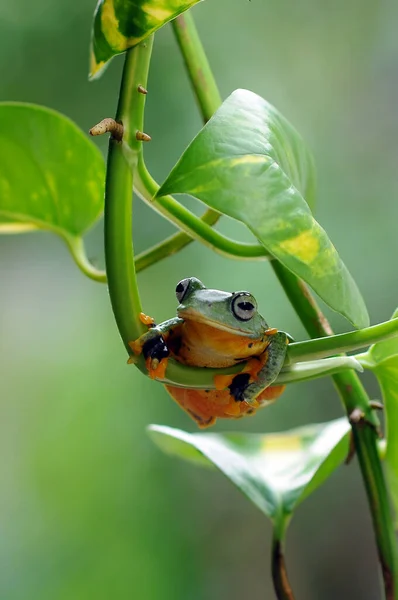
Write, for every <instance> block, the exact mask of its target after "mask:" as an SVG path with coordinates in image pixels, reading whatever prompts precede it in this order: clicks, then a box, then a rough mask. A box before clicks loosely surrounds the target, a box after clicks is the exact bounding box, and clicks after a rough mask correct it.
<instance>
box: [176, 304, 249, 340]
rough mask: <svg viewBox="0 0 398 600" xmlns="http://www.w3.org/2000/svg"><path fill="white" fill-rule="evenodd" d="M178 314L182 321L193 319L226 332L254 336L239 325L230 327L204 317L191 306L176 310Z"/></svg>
mask: <svg viewBox="0 0 398 600" xmlns="http://www.w3.org/2000/svg"><path fill="white" fill-rule="evenodd" d="M177 314H178V316H179V317H180V318H181V319H184V321H194V322H195V323H203V325H208V326H209V327H214V329H219V330H220V331H226V332H227V333H231V334H233V335H241V336H245V337H255V336H253V333H252V332H251V331H247V330H246V329H241V328H239V327H231V326H230V325H225V324H224V323H220V322H219V321H213V320H212V319H209V317H206V316H205V315H203V314H202V313H200V312H198V311H196V310H194V309H193V308H185V309H183V310H179V311H178V313H177Z"/></svg>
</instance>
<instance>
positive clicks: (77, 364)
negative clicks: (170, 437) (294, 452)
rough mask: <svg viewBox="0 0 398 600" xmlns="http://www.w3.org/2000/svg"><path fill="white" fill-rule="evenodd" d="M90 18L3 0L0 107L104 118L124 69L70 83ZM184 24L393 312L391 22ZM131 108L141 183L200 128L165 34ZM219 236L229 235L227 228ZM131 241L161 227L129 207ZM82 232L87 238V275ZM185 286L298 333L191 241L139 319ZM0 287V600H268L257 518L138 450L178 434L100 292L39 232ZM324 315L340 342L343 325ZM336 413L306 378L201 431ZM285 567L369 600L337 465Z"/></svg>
mask: <svg viewBox="0 0 398 600" xmlns="http://www.w3.org/2000/svg"><path fill="white" fill-rule="evenodd" d="M93 9H94V0H80V1H79V2H76V3H74V2H59V1H58V2H57V1H56V0H36V2H34V3H32V2H30V1H29V0H14V1H13V2H7V1H6V0H0V31H1V35H0V50H1V51H0V73H1V79H0V81H1V83H0V99H1V100H11V99H12V100H22V101H28V102H36V103H40V104H44V105H46V106H50V107H52V108H55V109H58V110H59V111H61V112H63V113H65V114H67V115H68V116H69V117H71V118H72V119H74V120H75V121H77V123H78V124H79V125H80V126H81V127H82V128H83V129H84V130H86V131H87V130H88V129H89V128H90V127H91V126H92V125H93V124H94V123H96V122H98V121H99V120H100V119H102V118H104V117H106V116H112V115H113V114H114V111H115V106H116V101H117V92H118V84H119V80H120V73H121V66H122V61H123V59H122V58H121V57H117V58H116V59H115V60H114V61H113V62H112V64H111V66H110V67H109V69H108V71H107V72H106V74H105V75H104V76H103V78H102V79H100V80H99V81H98V82H95V83H90V84H89V83H88V81H87V69H88V43H89V34H90V25H91V17H92V12H93ZM194 16H195V17H196V20H197V24H198V27H199V30H200V33H201V35H202V39H203V42H204V45H205V47H206V49H207V52H208V55H209V58H210V60H211V63H212V65H213V67H214V71H215V74H216V76H217V78H218V81H219V85H220V88H221V92H222V95H223V96H224V97H226V96H227V95H228V94H229V93H230V92H231V91H232V90H233V89H235V88H237V87H246V88H249V89H251V90H253V91H255V92H257V93H259V94H261V95H263V96H264V97H265V98H266V99H267V100H269V101H270V102H272V103H273V104H274V105H276V106H277V107H278V108H279V109H280V110H281V111H282V113H283V114H285V116H286V117H287V118H288V119H289V120H290V121H291V122H292V123H293V124H294V125H295V126H296V127H297V128H298V130H299V131H300V132H301V133H302V135H303V137H304V139H306V140H307V141H308V143H309V145H310V147H311V148H312V150H313V152H314V155H315V159H316V164H317V169H318V189H319V194H318V196H319V204H318V212H317V216H318V219H319V220H320V222H321V223H322V225H323V226H324V227H325V228H326V229H327V231H328V233H329V234H330V236H331V238H332V240H333V241H334V242H335V244H336V245H337V248H338V249H339V251H340V253H341V255H342V257H343V259H344V260H345V262H346V264H347V266H348V267H349V269H350V270H351V272H352V274H353V275H354V277H355V278H356V280H357V282H358V284H359V286H360V288H361V290H362V292H363V294H364V296H365V298H366V301H367V304H368V307H369V310H370V314H371V320H372V322H373V323H375V322H377V321H380V320H385V319H387V318H388V317H389V316H390V314H391V313H392V312H393V310H394V309H395V307H396V306H397V304H398V280H397V271H396V260H395V259H396V256H397V238H396V224H397V221H398V203H397V195H398V179H397V166H396V165H397V156H398V117H397V108H396V107H397V106H398V37H397V35H396V24H397V18H398V5H397V4H396V3H394V2H389V1H388V0H387V1H386V2H379V3H377V2H376V3H375V2H370V0H350V1H349V2H347V1H343V0H336V1H335V2H333V3H326V2H324V3H320V2H317V1H316V0H303V1H301V2H300V3H297V2H295V1H294V0H281V1H279V2H277V3H276V2H268V1H267V0H252V1H251V2H248V1H247V0H228V2H226V0H208V1H207V2H204V3H202V4H200V5H198V6H197V7H195V9H194ZM149 90H150V91H149V94H148V102H147V114H146V131H147V132H148V133H150V134H151V135H152V138H153V141H152V143H151V144H150V145H148V146H146V147H145V150H146V157H147V161H148V164H149V166H150V168H151V170H152V171H153V173H154V175H155V176H156V177H157V178H158V179H159V180H160V179H162V178H163V177H164V176H165V175H166V173H167V172H168V170H169V169H170V168H171V167H172V166H173V164H174V162H175V160H176V159H177V158H178V156H179V154H180V153H181V151H182V150H183V148H184V147H185V145H186V144H187V143H188V142H189V141H190V139H191V138H192V136H193V135H194V134H195V133H196V132H197V131H198V129H199V127H200V119H199V116H198V112H197V109H196V106H195V102H194V100H193V96H192V93H191V90H190V88H189V85H188V83H187V80H186V77H185V73H184V70H183V67H182V61H181V58H180V56H179V54H178V51H177V48H176V44H175V42H174V40H173V37H172V35H171V31H170V28H169V27H165V28H164V29H163V30H162V31H161V32H160V33H159V34H158V35H157V36H156V41H155V50H154V57H153V65H152V70H151V75H150V82H149ZM99 144H100V146H101V148H102V149H103V150H104V151H105V149H106V140H103V139H101V140H99ZM21 177H23V173H21ZM221 227H222V230H223V231H225V232H227V233H229V234H230V235H232V234H237V233H239V235H240V234H241V230H240V229H239V228H237V227H236V225H234V224H233V223H232V222H228V221H227V220H224V222H223V224H222V225H221ZM134 228H135V239H136V249H137V251H140V250H142V249H144V248H146V247H148V246H150V245H151V244H152V243H154V242H156V241H158V240H160V239H162V238H163V237H164V236H165V235H167V234H169V233H171V232H172V231H173V228H172V226H171V225H170V224H169V223H167V222H166V221H164V220H163V219H162V218H161V217H158V216H157V215H156V214H155V213H154V212H152V211H150V209H148V208H147V207H145V206H143V205H142V204H141V203H138V202H137V203H136V211H135V224H134ZM101 229H102V228H101V227H98V228H97V229H96V231H94V232H92V233H91V234H90V236H89V240H88V245H89V255H90V258H91V260H92V261H93V262H94V263H95V264H98V265H102V264H103V249H102V231H101ZM190 275H195V276H197V277H199V278H201V279H202V280H203V281H204V282H205V283H206V284H207V285H208V286H212V287H219V288H223V289H227V290H228V289H235V288H237V287H239V288H242V289H245V288H247V289H249V290H250V291H252V292H253V293H254V294H255V295H256V297H257V299H258V301H259V305H260V307H261V310H262V312H263V314H264V315H265V316H266V318H267V320H268V321H269V323H270V324H272V326H276V327H280V328H282V329H285V330H287V331H289V332H290V333H291V334H292V335H293V336H294V337H296V338H298V339H302V338H303V337H305V334H304V331H303V329H302V327H301V326H300V324H299V323H298V320H297V318H296V317H295V314H294V312H293V310H292V308H291V307H290V306H289V304H288V302H287V300H286V299H285V298H284V296H283V293H282V292H281V290H280V289H279V286H278V283H277V282H276V280H275V277H274V276H273V273H272V271H271V269H270V268H269V265H267V264H266V263H257V264H256V263H248V262H232V261H228V260H227V259H225V258H222V257H220V256H218V255H214V254H212V253H211V252H210V251H209V250H207V249H205V248H203V247H201V246H200V245H199V244H197V243H195V244H192V245H191V246H190V247H189V248H188V249H186V250H185V251H184V252H182V253H181V254H179V255H177V256H174V257H172V258H169V259H167V260H165V261H163V262H161V263H159V264H158V265H156V266H154V267H152V268H150V269H148V270H147V271H145V272H144V273H142V274H140V276H139V284H140V290H141V293H142V297H143V302H144V307H145V311H146V312H147V313H149V314H151V315H153V316H155V317H156V319H157V320H159V321H160V320H164V319H166V318H169V317H171V316H172V315H174V313H175V306H176V301H175V297H174V287H175V284H176V282H177V281H178V280H180V279H181V278H183V277H186V276H190ZM0 282H1V283H0V290H1V293H0V406H1V420H0V448H1V451H0V452H1V454H0V455H1V482H2V485H1V491H0V531H1V535H0V598H2V599H3V598H4V600H22V599H23V600H26V599H27V598H29V600H70V599H71V598H73V599H74V600H80V599H81V600H87V599H91V598H95V599H96V600H103V599H104V600H105V599H109V598H115V599H118V600H119V599H123V600H124V599H125V598H140V600H155V599H156V600H158V599H160V598H161V599H162V600H169V599H170V600H171V599H173V600H183V599H184V600H185V599H189V600H199V599H201V600H202V599H204V598H205V599H206V600H213V599H214V600H215V599H219V598H229V599H230V600H237V599H239V598H242V597H247V596H249V595H250V598H251V599H252V600H260V599H264V598H267V599H272V598H274V593H273V590H272V585H271V581H270V569H269V557H270V525H269V524H268V523H267V522H266V521H265V520H264V518H263V516H262V515H261V513H260V512H259V511H257V510H256V509H255V508H253V507H252V506H251V505H250V504H249V503H248V502H247V501H246V500H245V499H244V498H243V497H242V496H241V495H240V494H239V492H238V491H236V490H235V489H234V488H233V487H232V486H231V484H230V483H229V482H227V481H226V480H224V479H223V478H222V476H221V475H219V474H217V473H208V472H206V471H203V472H202V471H200V470H195V469H194V468H193V467H190V466H189V465H187V464H184V463H180V462H178V461H176V460H173V459H171V458H168V457H165V456H163V455H162V454H161V453H160V452H159V451H158V449H157V448H155V447H154V446H153V445H152V443H151V441H150V440H149V438H148V437H147V435H146V433H145V427H146V426H147V425H148V424H149V423H153V422H155V423H163V424H169V425H173V426H176V427H182V428H186V429H188V430H190V431H194V430H195V425H194V424H193V423H192V422H191V421H190V419H189V418H188V417H187V416H186V415H185V414H184V413H183V412H182V411H181V410H180V409H179V408H178V407H177V405H174V403H173V402H172V400H171V399H170V398H169V397H168V395H167V394H166V392H165V391H164V390H163V388H162V387H161V386H159V385H157V384H155V383H154V382H151V381H149V380H148V379H146V378H145V377H143V376H142V375H141V374H140V373H139V372H138V371H136V370H135V369H134V368H133V367H127V366H126V356H125V352H124V349H123V346H122V344H121V343H120V340H119V337H118V333H117V330H116V327H115V324H114V321H113V315H112V312H111V309H110V304H109V299H108V294H107V290H106V287H105V286H103V285H101V284H97V283H93V282H91V281H89V280H87V279H85V278H84V276H83V275H82V274H81V273H80V272H79V271H78V270H77V268H76V267H75V266H74V264H73V263H72V260H71V258H70V257H69V255H68V252H67V250H66V248H65V247H64V245H63V244H62V242H61V241H60V240H58V239H57V238H56V237H54V236H52V235H50V234H45V233H35V234H28V235H24V236H18V237H12V236H4V237H2V238H0ZM330 316H331V320H332V322H333V324H334V326H335V327H336V329H337V330H339V331H343V330H344V329H348V328H349V325H348V324H347V323H345V322H343V321H342V320H341V319H339V318H338V317H336V316H335V315H330ZM368 383H369V388H370V390H371V392H372V395H373V396H374V397H377V395H378V393H379V392H378V390H377V387H376V385H375V383H374V381H373V379H372V378H369V379H368ZM341 414H342V409H341V407H340V404H339V400H338V399H337V397H336V394H335V392H334V390H333V387H332V384H331V382H330V381H328V380H319V381H317V382H313V383H311V384H308V385H307V384H298V385H295V386H290V387H289V389H288V391H287V392H286V393H285V394H284V395H283V396H282V398H281V399H280V400H279V401H278V403H277V404H275V405H274V406H273V407H270V408H268V409H265V410H264V411H263V412H260V413H258V415H257V416H256V417H255V418H254V419H246V420H242V421H239V422H227V423H219V424H217V429H218V430H226V429H238V430H240V431H244V430H245V431H257V432H266V431H279V430H284V429H288V428H290V427H294V426H297V425H301V424H305V423H308V422H313V421H323V420H328V419H331V418H334V417H337V416H339V415H341ZM287 564H288V569H289V572H290V576H291V581H292V584H293V588H294V589H295V590H296V593H297V598H298V600H304V599H305V600H319V599H320V598H322V600H332V599H333V600H335V599H336V598H341V599H348V598H361V599H362V600H375V599H377V598H379V588H378V585H379V581H378V571H377V560H376V552H375V546H374V541H373V533H372V530H371V525H370V517H369V512H368V508H367V505H366V499H365V495H364V491H363V485H362V482H361V479H360V475H359V472H358V467H357V464H356V461H354V462H353V464H352V465H351V466H350V468H346V467H345V468H343V467H342V468H341V469H340V470H339V472H338V473H336V474H335V475H334V476H333V477H332V478H331V479H330V480H329V481H328V482H327V483H326V484H325V485H324V487H323V488H321V489H320V490H318V491H317V492H316V494H315V495H314V496H312V497H311V498H310V499H308V500H306V502H305V503H304V504H303V505H302V506H301V507H300V508H299V510H298V512H297V515H296V516H295V518H294V520H293V522H292V525H291V528H290V530H289V533H288V548H287Z"/></svg>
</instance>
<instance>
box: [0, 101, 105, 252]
mask: <svg viewBox="0 0 398 600" xmlns="http://www.w3.org/2000/svg"><path fill="white" fill-rule="evenodd" d="M0 131H1V137H0V233H20V232H24V231H29V230H31V229H47V230H51V231H54V232H55V233H58V234H59V235H61V236H62V237H63V238H65V239H67V240H76V239H78V238H80V236H82V235H83V234H84V232H85V231H86V230H87V229H89V228H90V227H91V226H92V225H94V223H95V222H96V221H97V220H98V218H99V217H100V216H101V214H102V211H103V204H104V178H105V165H104V160H103V158H102V155H101V153H100V152H99V150H98V149H97V148H96V146H95V145H94V144H93V143H92V142H91V140H90V139H89V138H88V136H86V135H85V134H84V133H83V132H82V131H81V130H80V129H79V128H78V127H77V126H76V125H75V124H74V123H73V122H72V121H70V120H69V119H68V118H66V117H64V116H63V115H61V114H59V113H57V112H55V111H53V110H50V109H48V108H43V107H42V106H36V105H33V104H22V103H17V102H4V103H1V104H0Z"/></svg>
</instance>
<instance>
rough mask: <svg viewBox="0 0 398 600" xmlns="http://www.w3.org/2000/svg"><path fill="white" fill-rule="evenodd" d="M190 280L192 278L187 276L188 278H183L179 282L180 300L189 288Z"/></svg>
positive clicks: (179, 300)
mask: <svg viewBox="0 0 398 600" xmlns="http://www.w3.org/2000/svg"><path fill="white" fill-rule="evenodd" d="M190 282H191V278H190V277H187V278H186V279H182V280H181V281H180V282H179V283H177V287H176V296H177V300H178V302H182V299H183V298H184V296H185V294H186V291H187V289H188V288H189V284H190Z"/></svg>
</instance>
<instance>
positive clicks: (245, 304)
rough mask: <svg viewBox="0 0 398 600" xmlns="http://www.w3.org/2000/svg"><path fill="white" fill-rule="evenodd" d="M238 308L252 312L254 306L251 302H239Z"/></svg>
mask: <svg viewBox="0 0 398 600" xmlns="http://www.w3.org/2000/svg"><path fill="white" fill-rule="evenodd" d="M238 306H239V308H240V309H241V310H245V311H250V310H253V309H254V306H253V304H252V303H251V302H239V303H238Z"/></svg>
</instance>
